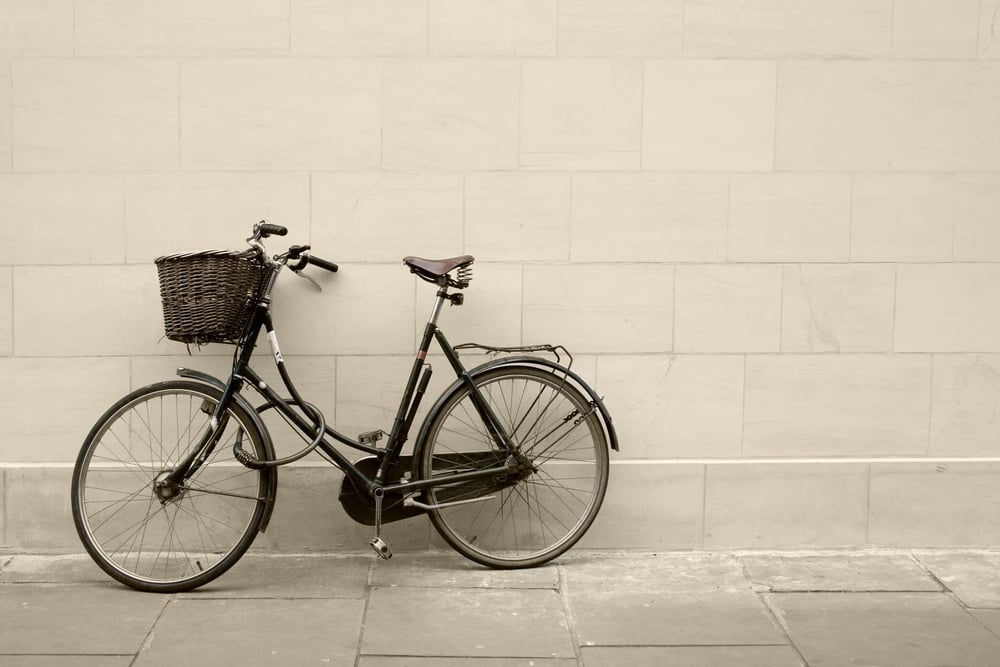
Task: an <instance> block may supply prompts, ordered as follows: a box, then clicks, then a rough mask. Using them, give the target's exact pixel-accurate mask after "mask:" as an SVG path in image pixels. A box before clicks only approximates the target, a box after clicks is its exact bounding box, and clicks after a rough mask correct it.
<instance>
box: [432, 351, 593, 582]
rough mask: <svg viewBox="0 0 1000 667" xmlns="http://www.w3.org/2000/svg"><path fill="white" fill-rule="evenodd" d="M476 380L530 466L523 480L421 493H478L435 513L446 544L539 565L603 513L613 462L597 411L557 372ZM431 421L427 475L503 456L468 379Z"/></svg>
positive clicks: (493, 561) (505, 371) (440, 496)
mask: <svg viewBox="0 0 1000 667" xmlns="http://www.w3.org/2000/svg"><path fill="white" fill-rule="evenodd" d="M473 379H474V382H475V384H476V386H477V388H478V389H479V391H480V392H481V394H482V395H483V397H484V398H485V399H486V400H487V402H488V403H489V404H490V406H491V407H492V409H493V411H494V413H495V414H496V415H497V418H498V419H499V420H500V421H501V425H502V427H503V428H504V429H505V430H506V431H507V433H508V434H509V435H510V436H511V438H512V440H513V441H514V444H515V445H516V446H518V447H520V449H521V451H522V452H523V453H524V454H525V455H526V456H527V457H528V458H529V459H530V460H531V467H532V470H531V471H530V472H527V473H525V474H523V475H519V476H518V478H517V479H516V480H512V479H492V478H490V479H486V480H484V481H476V482H472V483H464V484H459V485H453V486H447V487H435V488H431V489H428V490H426V491H425V493H424V500H425V502H426V503H427V504H428V505H431V506H435V505H439V504H444V503H451V502H456V501H473V502H468V503H464V504H459V505H453V506H450V507H438V508H436V509H432V510H430V511H429V512H428V514H429V516H430V519H431V522H432V523H433V525H434V528H435V529H436V530H437V532H438V533H439V534H440V535H441V537H442V538H443V539H444V540H445V542H447V543H448V544H449V545H450V546H451V547H452V548H454V549H455V550H456V551H458V552H459V553H461V554H462V555H463V556H465V557H466V558H468V559H470V560H472V561H474V562H477V563H480V564H482V565H486V566H488V567H492V568H496V569H515V568H526V567H535V566H538V565H541V564H543V563H546V562H548V561H550V560H552V559H554V558H556V557H558V556H560V555H561V554H563V553H565V552H566V551H567V550H568V549H569V548H570V547H572V546H573V545H574V544H576V542H577V541H578V540H579V539H580V538H581V537H583V535H584V534H585V533H586V532H587V530H588V529H589V528H590V526H591V524H592V523H593V522H594V519H595V518H596V517H597V514H598V512H599V511H600V508H601V503H602V502H603V500H604V494H605V492H606V490H607V484H608V470H609V463H608V442H607V437H606V435H605V432H604V429H603V427H602V425H601V422H600V418H599V415H598V413H597V411H596V409H595V408H594V406H593V405H592V404H591V403H590V401H588V400H587V399H586V398H584V396H583V395H582V394H581V393H580V392H579V391H578V390H577V389H576V388H575V387H573V386H572V385H571V384H570V383H569V382H567V379H566V377H565V376H564V375H561V374H559V373H556V372H551V371H548V370H541V369H538V368H535V367H529V366H504V367H500V368H496V369H493V370H490V371H486V372H484V373H482V374H480V375H476V376H474V378H473ZM429 420H430V421H429V422H428V428H427V431H426V436H425V438H424V439H423V446H422V451H421V452H420V466H421V468H420V470H421V474H422V476H423V478H424V479H427V478H430V477H432V476H434V475H441V474H447V473H448V472H449V471H458V470H470V469H474V468H477V467H480V468H481V467H485V466H495V465H500V464H502V463H503V462H504V460H505V458H506V455H505V454H504V453H503V452H502V451H501V450H500V449H499V448H498V447H497V445H496V443H495V442H494V441H493V438H491V437H490V435H489V433H488V431H487V429H486V425H485V424H484V423H483V421H482V419H481V417H480V416H479V413H478V412H477V411H476V409H475V406H474V404H473V402H472V391H471V389H469V387H468V386H467V385H459V386H458V387H457V388H456V389H455V390H453V392H452V393H451V395H450V396H448V397H447V398H446V399H444V401H443V403H441V405H440V408H439V409H437V410H436V411H435V412H434V413H433V414H432V415H431V416H430V418H429ZM491 496H492V498H490V497H491Z"/></svg>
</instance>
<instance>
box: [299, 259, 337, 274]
mask: <svg viewBox="0 0 1000 667" xmlns="http://www.w3.org/2000/svg"><path fill="white" fill-rule="evenodd" d="M306 259H307V260H308V261H309V263H310V264H312V265H313V266H318V267H319V268H321V269H325V270H327V271H329V272H330V273H336V272H337V271H338V270H340V267H339V266H337V265H336V264H334V263H333V262H331V261H329V260H326V259H322V258H320V257H316V256H315V255H307V256H306Z"/></svg>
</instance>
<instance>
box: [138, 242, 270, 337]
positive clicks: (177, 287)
mask: <svg viewBox="0 0 1000 667" xmlns="http://www.w3.org/2000/svg"><path fill="white" fill-rule="evenodd" d="M156 270H157V272H158V274H159V277H160V298H161V299H162V300H163V324H164V328H165V329H166V334H167V338H169V339H170V340H175V341H178V342H181V343H189V344H190V343H194V344H196V345H203V344H205V343H238V342H239V341H240V339H241V337H242V336H243V330H244V329H245V328H246V325H247V323H248V322H249V320H250V317H251V315H252V314H253V308H254V305H255V304H256V301H257V298H258V296H259V295H260V292H261V289H262V288H263V286H264V280H265V278H266V276H267V273H268V269H267V267H265V266H262V265H261V264H260V262H259V261H258V259H257V257H256V255H255V254H254V253H253V252H246V251H244V252H237V251H235V250H209V251H206V252H191V253H184V254H179V255H165V256H163V257H160V258H158V259H157V260H156Z"/></svg>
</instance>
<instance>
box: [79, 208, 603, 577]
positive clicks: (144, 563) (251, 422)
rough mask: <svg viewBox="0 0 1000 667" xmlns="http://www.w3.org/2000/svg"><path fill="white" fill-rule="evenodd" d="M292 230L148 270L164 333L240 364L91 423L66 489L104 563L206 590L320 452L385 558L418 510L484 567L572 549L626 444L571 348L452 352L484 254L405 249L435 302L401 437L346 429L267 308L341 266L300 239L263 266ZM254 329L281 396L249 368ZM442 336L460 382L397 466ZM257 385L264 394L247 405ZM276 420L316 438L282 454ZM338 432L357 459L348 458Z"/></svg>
mask: <svg viewBox="0 0 1000 667" xmlns="http://www.w3.org/2000/svg"><path fill="white" fill-rule="evenodd" d="M287 231H288V230H287V229H286V228H285V227H282V226H280V225H274V224H270V223H266V222H264V221H261V222H260V223H258V224H256V225H254V228H253V236H251V237H250V238H248V239H247V243H248V245H249V248H248V249H246V250H243V251H231V250H218V251H206V252H196V253H185V254H180V255H167V256H164V257H160V258H158V259H157V260H156V262H155V263H156V266H157V271H158V274H159V279H160V294H161V299H162V301H163V311H164V323H165V329H166V335H167V338H169V339H171V340H175V341H179V342H183V343H187V344H189V345H191V344H195V345H201V344H205V343H209V342H214V343H225V344H231V345H235V351H234V355H233V365H232V371H231V373H230V375H229V377H228V378H227V379H226V380H221V379H219V378H216V377H213V376H211V375H209V374H206V373H202V372H200V371H196V370H192V369H187V368H180V369H178V370H177V374H178V376H179V377H180V379H173V380H167V381H163V382H158V383H155V384H151V385H148V386H146V387H143V388H141V389H137V390H135V391H133V392H131V393H130V394H128V395H126V396H124V397H123V398H121V399H120V400H119V401H118V402H116V403H115V404H114V405H112V406H111V407H110V408H109V409H108V410H107V411H106V412H105V413H104V415H103V416H102V417H101V418H100V419H99V420H98V421H97V423H96V424H95V425H94V427H93V428H92V429H91V431H90V432H89V434H88V435H87V437H86V439H85V440H84V443H83V446H82V448H81V450H80V454H79V456H78V458H77V461H76V465H75V467H74V470H73V482H72V492H71V493H72V513H73V520H74V524H75V525H76V529H77V532H78V534H79V537H80V539H81V541H82V542H83V545H84V547H85V548H86V550H87V552H88V553H89V554H90V556H91V557H92V558H93V560H94V561H95V562H96V563H97V565H99V566H100V567H101V569H102V570H104V572H106V573H107V574H108V575H110V576H111V577H112V578H114V579H116V580H117V581H119V582H121V583H123V584H125V585H127V586H130V587H132V588H135V589H138V590H142V591H151V592H161V593H172V592H179V591H186V590H191V589H194V588H197V587H199V586H202V585H204V584H206V583H208V582H210V581H212V580H214V579H215V578H216V577H218V576H220V575H222V574H223V573H224V572H226V570H228V569H229V568H230V567H232V565H233V564H234V563H236V561H237V560H239V558H240V557H241V556H242V555H243V554H244V553H245V552H246V551H247V549H248V548H249V547H250V545H251V543H252V542H253V540H254V539H255V537H256V535H257V533H258V532H264V530H266V528H267V525H268V522H269V520H270V517H271V512H272V510H273V508H274V504H275V500H276V496H277V490H278V485H277V469H278V467H279V466H282V465H285V464H288V463H291V462H293V461H297V460H299V459H301V458H303V457H305V456H306V455H308V454H310V453H312V452H318V453H319V454H320V456H321V457H322V458H324V459H325V460H326V461H327V462H329V463H332V464H333V465H334V466H336V467H337V468H339V469H340V470H341V471H343V473H344V478H343V480H342V483H341V489H340V495H339V499H340V502H341V504H342V505H343V507H344V509H345V511H346V512H347V513H348V515H349V516H350V517H351V518H352V519H354V520H355V521H357V522H359V523H362V524H366V525H370V526H374V532H375V536H374V537H373V538H372V540H371V541H370V543H369V544H370V546H371V547H372V548H373V549H374V551H375V552H376V554H377V555H378V556H379V557H381V558H383V559H388V558H390V557H391V555H392V552H391V550H390V548H389V546H388V545H387V544H386V543H385V541H384V540H383V539H382V537H381V534H380V533H381V526H382V524H383V523H388V522H391V521H399V520H403V519H407V518H411V517H415V516H418V515H424V514H426V515H428V516H429V517H430V520H431V522H432V524H433V526H434V528H435V529H436V530H437V532H438V533H439V534H440V535H441V537H442V538H444V540H445V542H447V543H448V544H449V545H450V546H451V547H453V548H454V549H455V550H456V551H458V552H459V553H460V554H462V555H463V556H465V557H466V558H469V559H470V560H472V561H475V562H477V563H479V564H482V565H485V566H488V567H492V568H501V569H503V568H523V567H534V566H537V565H541V564H543V563H546V562H549V561H550V560H552V559H554V558H556V557H558V556H560V555H561V554H563V553H565V552H566V551H567V550H568V549H569V548H570V547H572V546H573V545H574V544H575V543H576V542H577V541H578V540H579V539H580V538H581V537H582V536H583V535H584V533H586V532H587V530H588V529H589V528H590V526H591V524H592V523H593V521H594V519H595V517H596V516H597V513H598V511H599V510H600V507H601V503H602V502H603V499H604V495H605V491H606V489H607V483H608V474H609V472H608V471H609V465H608V458H609V451H608V450H609V448H610V449H614V450H617V449H618V437H617V435H616V432H615V429H614V425H613V423H612V420H611V417H610V415H609V414H608V410H607V408H606V407H605V405H604V402H603V400H602V399H601V397H600V396H598V394H597V393H596V392H595V391H594V389H593V388H591V387H590V386H589V385H588V384H587V383H586V382H585V381H584V380H583V379H582V378H581V377H580V376H579V375H578V374H576V373H575V372H574V371H573V370H571V368H570V367H571V366H572V356H571V355H569V353H568V352H567V351H566V350H565V348H563V347H562V346H552V345H538V346H525V347H508V348H497V347H490V346H486V345H479V344H475V343H469V344H465V345H459V346H457V347H453V346H452V345H451V344H450V343H449V342H448V339H447V338H446V337H445V336H444V334H443V333H442V331H441V329H440V328H439V327H438V326H437V322H438V319H439V316H440V314H441V311H442V308H443V306H444V304H445V303H450V304H452V305H455V306H460V305H462V303H463V302H464V296H465V295H464V292H463V291H462V290H464V289H465V288H467V287H468V286H469V284H470V281H471V280H472V271H471V266H472V264H473V262H474V261H475V260H474V258H473V257H472V256H470V255H462V256H458V257H451V258H447V259H443V260H429V259H424V258H420V257H406V258H404V260H403V262H404V264H405V265H406V267H407V268H409V269H410V272H411V273H413V274H415V275H416V276H417V277H418V278H421V279H422V280H424V281H426V282H428V283H431V284H433V285H436V286H437V298H436V299H435V301H434V305H433V308H432V310H431V314H430V318H429V320H428V322H427V325H426V327H425V329H424V333H423V337H422V339H421V341H420V345H419V348H418V350H417V354H416V357H415V359H414V361H413V366H412V369H411V371H410V373H409V377H408V378H407V380H406V384H405V387H404V389H403V395H402V398H401V399H400V403H399V407H398V409H397V411H396V414H395V419H394V421H393V424H392V427H391V431H390V432H389V433H388V434H386V433H385V432H384V431H382V430H381V429H378V430H374V431H369V432H366V433H363V434H361V435H359V436H358V437H357V438H356V439H354V438H350V437H348V436H345V435H343V434H342V433H339V432H338V431H336V430H335V429H334V428H331V427H330V426H328V425H327V424H326V420H325V418H324V417H323V415H322V413H321V412H320V410H319V409H318V408H316V406H315V405H313V404H311V403H309V402H307V401H306V400H304V399H303V398H302V397H301V396H300V395H299V392H298V391H297V389H296V388H295V385H294V383H293V382H292V379H291V377H290V375H289V373H288V370H287V369H286V367H285V364H284V359H283V357H282V353H281V349H280V347H279V345H278V338H277V333H276V331H275V328H274V324H273V322H272V319H271V315H270V307H271V295H272V290H273V288H274V285H275V282H276V281H277V279H278V276H279V274H280V273H281V271H282V269H284V268H285V267H286V266H287V267H288V268H289V269H291V270H292V271H293V272H295V273H297V274H300V275H304V274H303V273H302V272H303V270H304V269H305V268H306V267H307V266H314V267H317V268H319V269H323V270H326V271H329V272H332V273H336V272H337V271H338V269H339V267H338V265H337V264H335V263H333V262H330V261H328V260H325V259H322V258H319V257H317V256H315V255H313V254H312V253H311V248H310V246H308V245H293V246H291V247H289V248H288V250H287V251H286V252H283V253H281V254H279V255H275V256H273V257H271V258H269V257H268V253H267V250H266V248H265V247H264V244H263V240H264V239H267V238H269V237H271V236H285V235H286V234H287ZM306 277H308V276H306ZM262 331H263V332H264V337H265V338H266V339H267V341H268V343H269V344H270V348H271V357H272V360H273V361H274V363H275V365H276V366H277V369H278V373H279V375H280V378H281V381H282V383H283V385H284V387H285V389H286V390H287V392H288V397H282V396H280V395H279V394H278V393H277V392H276V391H275V390H274V389H273V388H272V387H271V386H270V385H268V383H266V382H265V381H264V380H263V379H262V378H261V376H260V375H258V374H257V373H256V372H255V371H254V370H253V369H252V368H251V367H250V359H251V357H252V355H253V353H254V351H255V349H256V346H257V343H258V340H259V338H260V334H261V332H262ZM432 341H435V342H436V343H437V344H438V347H439V348H440V349H441V351H442V352H443V354H444V357H445V359H446V360H447V362H448V363H449V365H450V366H451V368H452V370H453V371H454V372H455V375H456V379H455V381H454V382H453V383H452V384H451V386H450V387H449V388H448V389H446V390H445V392H444V393H443V394H442V395H441V396H440V397H439V398H438V399H437V401H436V402H435V403H434V405H433V407H432V408H431V409H430V411H429V412H428V414H427V416H426V417H425V419H424V421H423V424H422V426H421V428H420V430H419V433H418V435H417V438H416V440H415V442H414V446H413V451H412V454H411V455H408V456H403V455H402V450H403V446H404V444H405V443H406V442H407V440H408V436H409V432H410V429H411V427H412V424H413V421H414V417H415V415H416V413H417V410H418V407H419V405H420V402H421V399H422V398H423V396H424V394H425V392H426V390H427V386H428V383H429V381H430V377H431V373H432V367H431V365H430V364H428V363H427V353H428V351H429V349H430V346H431V342H432ZM465 349H479V350H481V351H485V352H490V353H493V354H494V358H493V359H492V360H490V361H488V362H486V363H483V364H481V365H478V366H476V367H474V368H472V369H466V368H465V366H463V364H462V362H461V360H460V358H459V353H460V351H462V350H465ZM536 352H544V353H546V354H551V355H552V356H554V359H548V358H547V357H542V356H534V355H533V353H536ZM500 353H507V354H512V355H513V356H500ZM561 353H565V354H567V355H568V357H569V363H568V364H566V365H564V364H563V363H562V358H561ZM247 389H250V390H253V391H254V392H255V393H256V394H257V395H258V396H260V397H261V398H262V399H263V402H262V403H261V404H260V405H257V406H254V405H252V404H251V402H250V400H249V399H248V398H247V396H246V395H245V393H248V392H246V390H247ZM268 410H275V411H276V412H277V413H278V414H279V415H280V416H281V417H282V418H283V419H284V420H285V421H286V422H287V423H288V424H291V425H292V426H293V427H294V429H295V431H296V432H297V434H298V435H299V436H300V437H301V438H302V439H303V440H304V441H305V442H306V446H305V447H304V448H303V449H302V450H301V451H299V452H297V453H294V454H292V455H289V456H284V457H281V458H279V457H277V455H276V453H275V447H274V443H273V441H272V439H271V435H270V433H269V431H268V428H267V427H266V425H265V423H264V421H263V419H262V415H263V413H264V412H266V411H268ZM386 436H387V439H386V444H385V446H379V441H380V440H382V438H383V437H386ZM331 440H332V441H335V442H338V443H341V444H343V445H347V446H348V447H350V448H352V449H354V450H358V451H360V452H362V453H363V454H364V456H362V457H361V458H360V459H358V460H356V461H353V462H352V461H350V460H349V459H348V458H347V456H346V455H344V454H342V453H341V452H340V450H338V449H337V448H335V447H334V445H333V443H332V442H331Z"/></svg>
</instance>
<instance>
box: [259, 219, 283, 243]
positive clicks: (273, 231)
mask: <svg viewBox="0 0 1000 667" xmlns="http://www.w3.org/2000/svg"><path fill="white" fill-rule="evenodd" d="M254 234H255V235H256V236H257V237H258V238H262V239H266V238H267V237H269V236H285V235H286V234H288V228H287V227H282V226H281V225H272V224H271V223H269V222H264V221H263V220H261V221H260V222H258V223H257V224H256V225H254Z"/></svg>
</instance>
